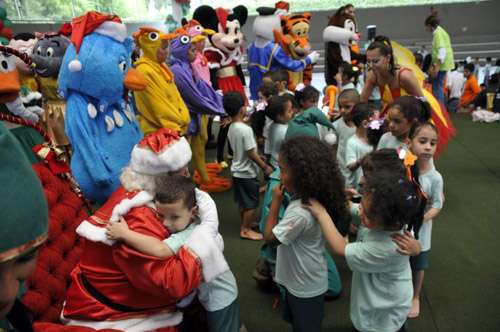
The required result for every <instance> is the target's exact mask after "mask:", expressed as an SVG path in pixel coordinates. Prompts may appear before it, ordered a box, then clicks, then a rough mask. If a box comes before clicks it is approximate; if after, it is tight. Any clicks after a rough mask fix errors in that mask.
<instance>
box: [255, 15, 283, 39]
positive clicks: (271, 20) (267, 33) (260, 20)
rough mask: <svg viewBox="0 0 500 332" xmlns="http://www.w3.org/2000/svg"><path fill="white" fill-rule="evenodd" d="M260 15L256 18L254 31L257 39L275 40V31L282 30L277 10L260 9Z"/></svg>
mask: <svg viewBox="0 0 500 332" xmlns="http://www.w3.org/2000/svg"><path fill="white" fill-rule="evenodd" d="M257 13H258V14H259V15H258V16H257V17H255V20H254V22H253V27H252V30H253V32H254V33H255V35H256V36H257V37H260V38H262V39H264V40H269V41H271V40H274V31H275V30H281V21H280V17H279V15H278V13H279V12H278V11H277V10H276V8H272V7H259V8H257Z"/></svg>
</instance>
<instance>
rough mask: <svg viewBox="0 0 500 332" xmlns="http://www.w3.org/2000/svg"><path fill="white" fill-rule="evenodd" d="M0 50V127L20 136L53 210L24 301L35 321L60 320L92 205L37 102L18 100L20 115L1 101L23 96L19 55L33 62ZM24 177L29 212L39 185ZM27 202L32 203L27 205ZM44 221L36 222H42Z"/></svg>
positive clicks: (24, 199) (23, 199) (21, 185)
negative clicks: (41, 120)
mask: <svg viewBox="0 0 500 332" xmlns="http://www.w3.org/2000/svg"><path fill="white" fill-rule="evenodd" d="M1 51H2V53H0V62H1V63H2V64H5V65H4V68H3V69H7V70H5V71H2V72H0V95H1V96H2V97H1V98H0V100H1V101H0V102H1V103H2V105H1V108H2V111H1V112H0V120H1V122H2V123H0V127H2V128H4V125H5V127H7V128H9V129H10V130H9V131H10V133H11V134H13V135H11V134H9V135H11V136H13V137H15V139H16V140H17V143H16V145H17V146H19V147H21V149H22V150H23V154H24V157H23V158H25V159H27V160H28V161H29V162H31V164H32V165H31V167H32V168H33V171H34V172H35V174H36V175H37V177H38V179H39V183H41V185H42V187H43V190H44V193H45V198H46V203H45V204H46V205H48V208H49V233H48V239H49V240H48V241H47V242H46V243H45V244H43V245H41V246H40V249H39V253H40V257H39V260H38V262H39V263H38V264H37V265H36V267H35V272H34V273H33V274H32V276H31V277H30V278H28V279H27V280H26V284H25V285H26V291H25V292H23V293H24V295H23V294H21V293H20V294H19V295H23V298H22V302H23V303H24V305H25V306H26V307H28V308H29V309H30V311H31V313H30V317H31V319H34V320H35V321H50V322H56V321H58V319H59V314H60V311H61V308H62V302H63V301H64V294H65V292H66V288H67V286H68V284H69V273H70V271H71V270H72V269H73V268H74V266H75V265H76V263H77V261H78V260H79V257H80V254H81V249H82V246H81V243H79V241H78V240H79V237H78V236H77V235H76V233H75V229H76V227H77V226H78V225H79V224H80V222H81V221H82V220H83V219H85V218H86V217H87V212H86V211H87V209H88V208H87V206H86V204H85V202H84V200H83V197H82V194H81V191H80V190H79V188H78V186H77V185H76V182H75V181H74V179H73V178H72V176H71V174H70V168H69V166H68V165H67V163H66V162H64V160H62V158H61V157H62V152H61V151H59V150H58V149H57V148H56V147H55V146H54V144H53V143H52V142H51V141H50V139H49V137H48V136H47V135H46V133H45V132H44V130H43V129H42V127H41V126H39V125H38V124H37V123H36V121H31V120H30V119H32V118H34V120H37V116H36V115H37V114H38V112H36V113H33V112H31V109H33V107H35V106H29V107H25V106H24V105H23V104H22V102H21V103H18V104H16V105H17V111H19V110H21V112H17V115H15V113H11V112H9V111H8V110H9V108H8V107H6V106H9V105H11V103H8V102H7V103H5V100H2V99H3V98H17V99H19V97H18V96H17V94H18V93H19V91H20V89H21V86H20V83H19V77H18V76H17V75H16V65H15V60H14V58H16V57H19V59H22V60H23V61H25V62H26V64H27V65H28V66H31V62H30V61H29V59H28V58H27V57H26V54H21V53H18V52H17V51H15V50H13V49H10V48H1ZM6 55H9V56H6ZM22 110H24V111H22ZM18 115H19V116H18ZM22 116H25V117H24V118H23V117H22ZM9 162H15V161H14V160H7V159H5V160H3V159H2V164H5V163H7V164H8V163H9ZM12 172H14V170H12ZM4 175H8V177H9V179H10V176H11V173H5V174H4ZM23 180H24V178H23ZM23 180H19V179H17V180H16V181H17V184H16V188H22V191H23V192H24V194H22V195H17V196H16V199H17V201H19V203H21V202H24V203H23V204H24V205H25V206H24V208H27V209H28V210H27V211H30V207H33V205H32V204H34V202H35V201H33V200H30V199H29V198H28V196H26V195H30V194H29V193H31V192H32V190H34V189H33V188H32V187H31V186H29V185H24V182H23ZM2 185H3V186H6V188H8V190H11V191H15V190H16V188H13V187H12V186H9V185H7V182H5V181H3V182H2ZM23 195H24V196H23ZM26 202H28V204H25V203H26ZM9 205H12V206H14V207H16V209H17V213H21V212H20V211H21V210H22V211H24V210H23V209H22V208H19V207H18V206H17V205H15V204H12V203H10V204H9ZM3 210H4V211H7V210H6V209H3ZM38 212H40V211H38ZM38 212H37V213H38ZM33 215H36V213H35V214H33ZM6 220H8V217H7V219H5V218H4V219H2V222H3V221H6ZM28 221H29V220H28V219H26V220H23V223H24V222H28ZM41 221H42V220H37V222H41ZM28 228H29V229H26V230H25V232H26V233H27V234H29V233H30V232H33V231H34V230H36V227H31V228H30V227H28ZM14 234H15V233H14ZM9 236H11V238H15V237H17V236H18V235H16V236H14V237H13V236H12V234H11V233H9ZM38 244H40V242H39V243H37V245H38ZM26 248H28V247H26ZM23 308H24V307H23ZM20 321H25V322H28V319H27V318H24V317H22V318H20ZM20 330H23V329H20Z"/></svg>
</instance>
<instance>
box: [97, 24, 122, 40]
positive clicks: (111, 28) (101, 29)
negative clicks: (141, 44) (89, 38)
mask: <svg viewBox="0 0 500 332" xmlns="http://www.w3.org/2000/svg"><path fill="white" fill-rule="evenodd" d="M94 32H97V33H99V34H101V35H105V36H108V37H111V38H113V39H114V40H116V41H119V42H120V43H123V41H124V40H125V38H127V27H126V26H125V24H123V23H118V22H113V21H106V22H104V23H102V24H101V25H99V26H98V27H97V29H95V30H94Z"/></svg>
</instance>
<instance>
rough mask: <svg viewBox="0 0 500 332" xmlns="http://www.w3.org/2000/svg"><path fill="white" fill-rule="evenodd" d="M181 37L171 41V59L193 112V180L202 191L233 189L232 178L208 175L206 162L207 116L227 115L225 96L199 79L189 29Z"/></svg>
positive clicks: (180, 89)
mask: <svg viewBox="0 0 500 332" xmlns="http://www.w3.org/2000/svg"><path fill="white" fill-rule="evenodd" d="M178 32H179V36H178V37H177V38H175V39H174V40H173V41H172V44H171V52H172V61H171V63H170V69H171V70H172V72H173V74H174V79H175V84H176V85H177V88H178V89H179V91H180V93H181V96H182V98H183V99H184V102H185V103H186V106H187V107H188V109H189V112H190V114H191V122H190V123H189V129H188V135H189V136H190V138H191V139H190V145H191V149H192V151H193V165H194V168H195V169H196V172H195V176H194V180H195V181H196V182H197V183H198V184H199V185H200V186H201V187H200V188H201V190H204V191H208V192H222V191H226V190H229V189H230V188H231V181H230V180H229V179H224V178H221V177H218V176H217V174H213V173H212V174H209V172H208V171H207V167H206V163H205V144H206V143H207V140H208V135H207V124H208V115H218V116H226V113H225V112H224V107H223V105H222V96H221V95H219V94H218V93H216V92H215V90H214V89H213V88H212V87H211V86H210V85H209V84H208V83H206V82H205V81H203V80H202V79H199V78H196V76H195V75H194V73H193V69H192V67H191V62H193V61H194V60H195V57H196V54H195V46H194V45H193V44H192V40H191V37H190V36H189V34H188V32H187V31H183V30H180V31H178Z"/></svg>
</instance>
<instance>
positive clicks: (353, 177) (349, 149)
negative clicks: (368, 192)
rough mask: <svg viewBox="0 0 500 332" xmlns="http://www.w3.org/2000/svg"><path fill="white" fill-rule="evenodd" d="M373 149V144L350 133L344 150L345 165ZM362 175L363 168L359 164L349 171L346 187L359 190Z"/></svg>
mask: <svg viewBox="0 0 500 332" xmlns="http://www.w3.org/2000/svg"><path fill="white" fill-rule="evenodd" d="M372 151H373V146H371V145H370V144H368V143H366V142H363V141H362V140H361V139H360V138H359V137H358V136H356V134H354V135H352V136H351V137H350V138H349V139H348V140H347V145H346V150H345V163H346V166H347V165H350V164H352V163H355V162H357V161H358V160H360V159H361V158H363V157H364V156H366V155H367V154H369V153H370V152H372ZM362 176H363V170H362V169H361V166H360V167H358V168H357V169H356V170H354V171H352V172H351V171H349V177H348V178H347V187H350V188H354V189H356V190H359V182H360V181H361V177H362Z"/></svg>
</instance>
